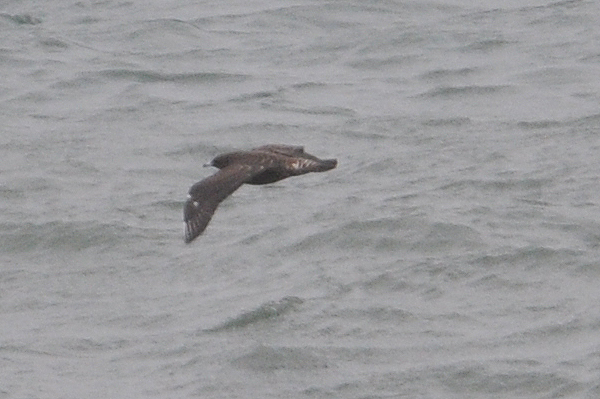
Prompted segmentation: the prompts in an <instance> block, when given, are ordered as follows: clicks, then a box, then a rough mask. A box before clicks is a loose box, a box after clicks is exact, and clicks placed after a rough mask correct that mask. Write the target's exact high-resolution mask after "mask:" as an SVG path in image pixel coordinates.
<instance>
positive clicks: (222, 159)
mask: <svg viewBox="0 0 600 399" xmlns="http://www.w3.org/2000/svg"><path fill="white" fill-rule="evenodd" d="M209 165H210V166H215V167H217V168H219V169H220V170H219V171H218V172H217V173H215V174H214V175H212V176H209V177H207V178H206V179H204V180H201V181H199V182H198V183H196V184H194V185H193V186H192V187H191V188H190V191H189V195H188V199H187V201H186V202H185V206H184V208H183V221H184V223H185V242H186V243H190V242H192V241H193V240H194V239H195V238H196V237H198V236H199V235H200V234H202V232H203V231H204V230H205V229H206V226H207V225H208V222H210V219H211V217H212V215H213V214H214V213H215V210H216V209H217V206H219V203H221V201H223V200H224V199H225V198H227V197H228V196H229V195H230V194H231V193H233V192H234V191H235V190H237V189H238V188H239V187H240V186H241V185H242V184H269V183H274V182H276V181H279V180H283V179H285V178H287V177H290V176H298V175H303V174H305V173H310V172H325V171H327V170H330V169H333V168H335V167H336V166H337V160H336V159H319V158H317V157H315V156H314V155H310V154H307V153H306V152H304V147H300V146H289V145H280V144H270V145H265V146H262V147H258V148H255V149H253V150H251V151H237V152H230V153H226V154H221V155H219V156H217V157H216V158H215V159H213V160H212V162H211V163H210V164H209Z"/></svg>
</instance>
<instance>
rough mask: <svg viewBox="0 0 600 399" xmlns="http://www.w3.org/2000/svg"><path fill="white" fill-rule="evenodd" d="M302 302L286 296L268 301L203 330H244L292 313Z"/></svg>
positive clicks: (296, 298)
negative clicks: (252, 325)
mask: <svg viewBox="0 0 600 399" xmlns="http://www.w3.org/2000/svg"><path fill="white" fill-rule="evenodd" d="M303 302H304V301H303V300H302V299H300V298H298V297H295V296H288V297H285V298H283V299H281V300H279V301H269V302H266V303H264V304H262V305H261V306H259V307H258V308H256V309H254V310H250V311H247V312H243V313H241V314H240V315H239V316H236V317H234V318H232V319H229V320H227V321H225V322H224V323H222V324H220V325H218V326H216V327H213V328H210V329H208V330H205V331H206V332H219V331H227V330H233V329H238V328H244V327H246V326H249V325H251V324H256V323H260V322H263V321H266V320H270V319H274V318H277V317H281V316H283V315H284V314H287V313H289V312H292V311H294V310H295V309H296V308H297V307H298V305H300V304H302V303H303Z"/></svg>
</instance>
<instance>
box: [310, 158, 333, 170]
mask: <svg viewBox="0 0 600 399" xmlns="http://www.w3.org/2000/svg"><path fill="white" fill-rule="evenodd" d="M336 166H337V159H323V160H321V161H319V166H317V168H316V169H315V172H325V171H328V170H331V169H333V168H335V167H336Z"/></svg>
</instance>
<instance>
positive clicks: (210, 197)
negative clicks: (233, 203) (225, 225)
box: [183, 164, 264, 243]
mask: <svg viewBox="0 0 600 399" xmlns="http://www.w3.org/2000/svg"><path fill="white" fill-rule="evenodd" d="M263 170H264V166H260V165H243V164H234V165H230V166H228V167H226V168H223V169H221V170H219V171H218V172H217V173H215V174H214V175H212V176H209V177H207V178H206V179H204V180H201V181H199V182H198V183H196V184H194V185H193V186H192V187H191V188H190V191H189V196H188V199H187V201H186V202H185V205H184V208H183V221H184V223H185V242H186V243H190V242H192V241H193V240H194V239H195V238H196V237H198V236H199V235H200V234H202V232H203V231H204V229H206V226H207V225H208V222H210V219H211V218H212V215H213V214H214V213H215V210H216V209H217V206H219V203H221V201H223V200H224V199H225V198H227V197H228V196H229V195H230V194H231V193H233V192H234V191H235V190H237V189H238V188H239V187H240V186H241V185H242V184H244V183H245V182H246V181H248V180H249V179H251V178H252V177H253V176H255V175H257V174H259V173H260V172H262V171H263Z"/></svg>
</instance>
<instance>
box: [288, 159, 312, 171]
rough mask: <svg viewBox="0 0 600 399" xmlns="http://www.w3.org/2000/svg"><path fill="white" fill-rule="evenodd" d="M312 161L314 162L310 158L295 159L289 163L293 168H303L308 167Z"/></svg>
mask: <svg viewBox="0 0 600 399" xmlns="http://www.w3.org/2000/svg"><path fill="white" fill-rule="evenodd" d="M314 163H315V162H314V161H312V160H310V159H296V160H295V161H294V162H292V163H291V164H290V167H291V168H292V169H293V170H299V169H304V168H307V167H310V166H312V165H313V164H314Z"/></svg>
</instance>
